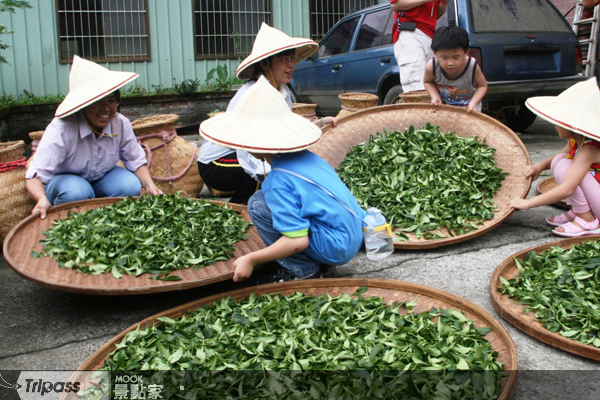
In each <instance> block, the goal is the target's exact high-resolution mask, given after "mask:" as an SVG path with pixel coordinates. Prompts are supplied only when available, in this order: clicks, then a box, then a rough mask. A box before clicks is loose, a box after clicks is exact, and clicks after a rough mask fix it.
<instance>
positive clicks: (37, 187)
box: [25, 178, 50, 219]
mask: <svg viewBox="0 0 600 400" xmlns="http://www.w3.org/2000/svg"><path fill="white" fill-rule="evenodd" d="M25 186H26V187H27V191H28V192H29V195H30V196H31V197H32V198H33V200H35V207H33V210H32V211H31V213H32V214H35V213H38V212H39V213H40V218H42V219H44V218H46V212H47V211H48V209H49V208H50V201H49V200H48V197H46V189H45V188H44V184H43V183H42V181H40V180H39V179H38V178H31V179H27V181H26V182H25Z"/></svg>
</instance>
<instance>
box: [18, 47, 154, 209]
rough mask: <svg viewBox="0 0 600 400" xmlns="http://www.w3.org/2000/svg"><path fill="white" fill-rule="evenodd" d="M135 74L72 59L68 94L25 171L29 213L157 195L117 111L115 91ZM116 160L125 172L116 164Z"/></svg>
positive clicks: (140, 152) (127, 125) (126, 124)
mask: <svg viewBox="0 0 600 400" xmlns="http://www.w3.org/2000/svg"><path fill="white" fill-rule="evenodd" d="M137 77H138V74H136V73H133V72H121V71H109V70H108V69H106V68H104V67H102V66H100V65H98V64H96V63H93V62H91V61H87V60H84V59H82V58H80V57H77V56H75V57H74V59H73V65H72V67H71V72H70V74H69V94H68V95H67V96H66V97H65V99H64V101H63V102H62V103H61V104H60V105H59V106H58V108H57V110H56V113H55V118H54V119H53V120H52V122H50V124H49V125H48V127H47V128H46V130H45V132H44V135H43V137H42V139H41V141H40V143H39V145H38V148H37V150H36V153H35V156H34V158H33V161H32V162H31V164H30V166H29V168H28V170H27V173H26V176H25V177H26V178H27V183H26V184H27V190H28V191H29V194H30V195H31V197H32V198H33V199H34V200H35V202H36V205H35V207H34V208H33V211H32V214H35V213H39V214H40V217H41V218H45V217H46V212H47V210H48V208H50V206H52V205H57V204H62V203H66V202H71V201H76V200H85V199H93V198H96V197H122V196H139V195H140V194H141V190H142V186H143V187H144V188H145V189H146V192H147V193H148V194H151V195H157V194H162V191H161V190H160V189H159V188H158V187H157V186H156V185H155V184H154V182H153V181H152V178H151V176H150V171H149V170H148V165H147V161H146V155H145V153H144V150H143V149H142V147H141V146H140V144H139V143H138V142H137V139H136V137H135V134H134V133H133V129H132V128H131V123H130V122H129V120H128V119H127V118H125V117H124V116H123V115H121V114H119V113H118V112H117V107H118V105H119V99H120V93H119V88H121V87H122V86H124V85H125V84H127V83H129V82H131V81H133V80H134V79H136V78H137ZM119 161H122V162H123V165H124V166H125V168H122V167H119V166H117V165H116V164H117V163H118V162H119Z"/></svg>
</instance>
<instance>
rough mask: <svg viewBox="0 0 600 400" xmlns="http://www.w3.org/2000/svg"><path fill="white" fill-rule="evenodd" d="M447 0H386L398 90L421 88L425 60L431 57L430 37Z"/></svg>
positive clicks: (410, 90) (407, 90) (444, 9)
mask: <svg viewBox="0 0 600 400" xmlns="http://www.w3.org/2000/svg"><path fill="white" fill-rule="evenodd" d="M448 2H449V0H390V4H391V7H392V10H394V11H395V12H396V13H395V15H394V24H393V26H392V41H393V42H394V55H395V57H396V61H397V62H398V67H399V68H400V83H401V84H402V90H403V91H404V92H405V93H407V92H414V91H418V90H425V86H424V85H423V74H424V72H425V64H426V63H427V61H429V60H430V59H431V58H432V57H433V53H432V51H431V38H433V33H434V32H435V24H436V21H437V19H438V18H439V17H441V16H442V15H443V14H444V12H446V6H447V5H448Z"/></svg>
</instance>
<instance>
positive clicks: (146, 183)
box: [134, 165, 163, 195]
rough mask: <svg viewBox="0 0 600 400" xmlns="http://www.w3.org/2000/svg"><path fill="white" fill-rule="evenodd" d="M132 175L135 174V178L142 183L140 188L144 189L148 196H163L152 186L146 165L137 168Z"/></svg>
mask: <svg viewBox="0 0 600 400" xmlns="http://www.w3.org/2000/svg"><path fill="white" fill-rule="evenodd" d="M134 174H135V176H137V177H138V179H139V180H140V182H141V183H142V186H143V187H144V189H146V192H147V193H148V194H152V195H155V194H163V192H162V190H160V189H159V188H158V187H157V186H156V185H155V184H154V181H153V180H152V177H151V176H150V170H148V166H147V165H142V166H141V167H139V168H138V169H137V171H135V172H134Z"/></svg>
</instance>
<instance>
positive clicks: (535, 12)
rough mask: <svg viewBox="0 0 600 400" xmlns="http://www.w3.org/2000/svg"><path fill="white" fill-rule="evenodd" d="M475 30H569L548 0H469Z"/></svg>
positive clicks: (538, 31) (537, 31)
mask: <svg viewBox="0 0 600 400" xmlns="http://www.w3.org/2000/svg"><path fill="white" fill-rule="evenodd" d="M470 4H471V12H472V13H473V28H474V29H473V30H474V31H475V32H513V31H517V32H536V33H540V32H570V31H571V28H570V27H569V26H568V25H567V24H566V23H565V20H564V18H563V17H562V15H560V13H558V12H557V11H556V9H555V8H554V7H552V5H551V4H550V3H549V2H548V1H547V0H470Z"/></svg>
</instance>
